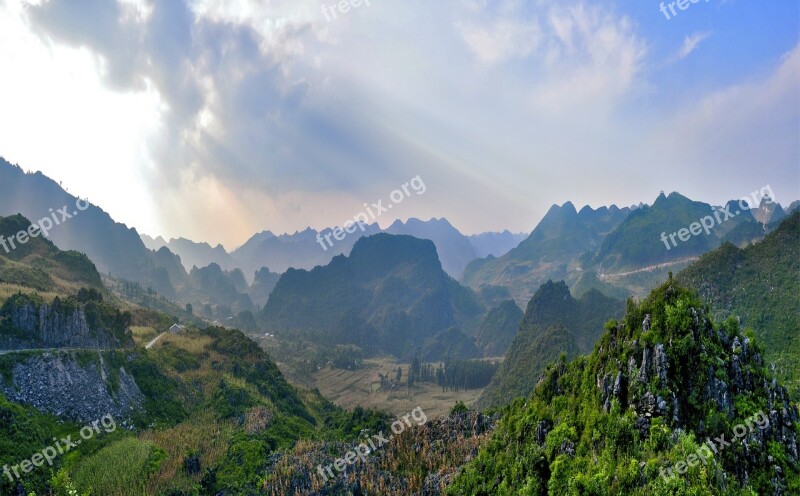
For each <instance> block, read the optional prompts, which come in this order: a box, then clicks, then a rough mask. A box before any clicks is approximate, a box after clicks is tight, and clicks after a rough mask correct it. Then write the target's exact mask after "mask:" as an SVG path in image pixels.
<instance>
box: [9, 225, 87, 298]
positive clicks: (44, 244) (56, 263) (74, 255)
mask: <svg viewBox="0 0 800 496" xmlns="http://www.w3.org/2000/svg"><path fill="white" fill-rule="evenodd" d="M31 226H32V224H31V222H30V221H29V220H28V219H26V218H25V217H23V216H22V215H14V216H11V217H0V236H2V238H0V242H2V243H3V247H0V283H5V284H13V285H16V286H24V287H29V288H33V289H37V290H39V291H56V292H59V291H61V292H64V293H70V292H77V291H78V289H80V288H82V287H85V288H94V289H97V290H103V284H102V282H101V280H100V274H99V273H98V272H97V269H96V268H95V266H94V264H93V263H92V262H91V260H89V259H88V258H87V257H86V255H84V254H82V253H78V252H75V251H66V252H65V251H61V250H59V249H58V248H57V247H56V246H55V245H54V244H53V243H52V242H51V241H50V240H48V239H47V238H45V237H43V236H41V235H37V236H36V237H33V238H31V237H30V236H28V239H27V240H26V242H25V243H20V242H19V241H20V240H19V235H18V233H21V232H25V233H28V229H30V228H31ZM33 232H34V234H35V233H36V231H35V230H34V231H33ZM12 239H13V240H14V241H15V243H14V246H15V247H16V248H13V249H12V245H11V241H10V240H12ZM23 239H24V238H23ZM6 248H8V251H6Z"/></svg>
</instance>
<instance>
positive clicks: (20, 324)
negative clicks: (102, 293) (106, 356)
mask: <svg viewBox="0 0 800 496" xmlns="http://www.w3.org/2000/svg"><path fill="white" fill-rule="evenodd" d="M87 314H88V315H87ZM128 324H129V316H128V314H125V313H121V312H119V311H118V310H116V309H113V308H112V307H110V305H106V304H103V303H97V302H90V303H87V304H83V303H78V302H77V301H75V300H73V299H71V298H68V299H66V300H61V299H59V298H56V299H55V300H54V301H53V303H52V304H47V303H43V302H40V301H37V300H36V299H35V297H31V296H27V295H14V296H13V297H11V298H9V299H8V301H6V303H5V304H4V305H3V307H2V310H0V349H6V350H20V349H37V348H95V349H112V348H121V347H129V346H132V344H133V341H132V338H131V336H130V332H129V330H128Z"/></svg>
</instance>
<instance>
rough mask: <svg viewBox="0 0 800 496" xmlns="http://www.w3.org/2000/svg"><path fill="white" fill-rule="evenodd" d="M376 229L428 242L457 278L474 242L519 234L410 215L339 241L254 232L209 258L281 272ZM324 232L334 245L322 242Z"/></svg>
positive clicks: (485, 243)
mask: <svg viewBox="0 0 800 496" xmlns="http://www.w3.org/2000/svg"><path fill="white" fill-rule="evenodd" d="M336 229H338V228H336ZM379 232H386V233H389V234H404V235H408V236H414V237H415V238H419V239H429V240H431V241H433V243H434V245H435V246H436V250H437V252H438V254H439V259H440V260H441V262H442V267H443V268H444V270H445V272H447V273H448V274H450V276H452V277H454V278H456V279H459V278H460V277H461V275H462V273H463V271H464V267H466V265H467V264H468V263H469V262H471V261H472V260H474V259H476V258H478V255H477V253H476V251H475V247H474V246H473V245H474V244H476V243H477V244H478V245H480V246H481V247H482V249H483V250H487V249H491V250H493V251H497V252H501V251H502V252H505V251H507V250H508V249H510V248H512V247H513V246H516V244H517V243H518V241H517V236H518V235H514V234H511V233H509V232H508V231H506V232H505V233H484V234H479V235H476V236H475V237H474V238H473V237H467V236H464V235H463V234H461V232H459V231H458V229H456V228H455V227H453V226H452V225H451V224H450V223H449V222H448V221H447V219H444V218H442V219H431V220H428V221H422V220H419V219H414V218H411V219H409V220H408V221H406V222H402V221H399V220H398V221H395V222H394V223H393V224H392V225H390V226H389V227H388V228H386V229H385V230H382V229H381V228H380V226H378V224H370V225H364V226H363V230H362V228H361V227H360V226H359V227H358V228H357V229H356V230H355V232H353V233H350V234H346V235H344V239H342V240H338V241H337V240H336V239H335V237H334V236H333V234H334V233H335V229H333V228H328V229H324V230H322V231H316V230H314V229H311V228H307V229H305V230H304V231H298V232H295V233H294V234H282V235H279V236H276V235H275V234H273V233H272V232H270V231H264V232H261V233H258V234H256V235H254V236H253V237H252V238H250V239H249V240H248V241H247V242H246V243H245V244H244V245H242V246H241V247H239V248H237V249H236V250H234V251H233V252H231V254H230V259H229V260H228V259H226V262H225V263H224V264H223V263H221V262H220V260H222V253H218V257H217V259H215V260H214V261H215V262H216V263H219V264H220V265H221V266H223V267H226V266H227V267H239V268H241V269H242V270H243V271H244V272H245V274H248V275H249V274H253V273H255V271H257V270H259V269H260V268H261V267H270V268H271V269H272V270H274V271H276V272H278V273H282V272H286V270H287V269H289V268H294V269H307V270H308V269H312V268H314V267H316V266H317V265H325V264H327V263H328V262H330V261H331V260H332V259H333V257H335V256H337V255H348V254H349V253H350V250H351V249H352V247H353V245H354V244H355V243H356V241H358V239H359V238H362V237H364V236H371V235H373V234H377V233H379ZM326 236H327V238H328V239H329V240H330V241H331V242H332V243H333V246H330V244H329V243H327V242H326V241H325V239H324V238H325V237H326ZM339 236H342V235H341V234H339ZM169 246H170V249H171V250H173V251H175V252H176V253H179V254H181V255H182V253H183V252H182V249H183V248H182V247H179V246H173V244H172V242H170V244H169ZM323 246H324V247H325V248H324V249H323ZM506 247H507V248H506ZM209 248H210V247H209ZM218 248H221V247H218ZM215 250H216V249H215ZM182 258H183V256H182ZM226 264H228V265H226Z"/></svg>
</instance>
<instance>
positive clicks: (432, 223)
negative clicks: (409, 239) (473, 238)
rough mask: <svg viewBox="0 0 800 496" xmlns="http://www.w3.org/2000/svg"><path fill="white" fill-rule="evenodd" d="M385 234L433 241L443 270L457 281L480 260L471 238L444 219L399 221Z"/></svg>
mask: <svg viewBox="0 0 800 496" xmlns="http://www.w3.org/2000/svg"><path fill="white" fill-rule="evenodd" d="M385 232H387V233H389V234H405V235H408V236H414V237H415V238H419V239H429V240H431V241H433V244H434V245H436V252H437V253H438V254H439V260H440V261H441V262H442V268H443V269H444V271H445V272H447V273H448V274H450V276H451V277H453V278H455V279H460V278H461V276H462V274H463V273H464V268H465V267H466V266H467V264H468V263H470V262H471V261H473V260H475V259H476V258H478V256H477V255H476V253H475V249H474V248H473V247H472V243H470V240H469V238H467V237H466V236H464V235H463V234H461V233H460V232H459V231H458V230H457V229H456V228H455V227H453V226H452V225H451V224H450V223H449V222H448V221H447V219H444V218H442V219H431V220H429V221H422V220H419V219H414V218H411V219H408V221H406V222H402V221H400V220H397V221H395V222H394V223H393V224H392V225H391V226H389V227H388V228H387V229H386V230H385Z"/></svg>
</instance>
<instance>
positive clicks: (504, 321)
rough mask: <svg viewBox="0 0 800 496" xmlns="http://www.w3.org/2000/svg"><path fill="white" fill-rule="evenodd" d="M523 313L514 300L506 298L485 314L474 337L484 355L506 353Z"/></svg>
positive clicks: (493, 355)
mask: <svg viewBox="0 0 800 496" xmlns="http://www.w3.org/2000/svg"><path fill="white" fill-rule="evenodd" d="M524 315H525V314H524V313H523V312H522V309H520V308H519V307H518V306H517V304H516V303H514V300H506V301H504V302H503V303H501V304H500V305H499V306H497V307H495V308H493V309H491V310H490V311H489V313H487V314H486V317H484V319H483V322H481V326H480V328H479V329H478V334H477V336H476V337H475V339H476V341H477V345H478V347H479V348H480V349H481V350H482V351H483V354H484V356H487V357H496V356H501V355H505V354H506V352H507V351H508V348H509V346H511V342H512V341H514V336H516V335H517V330H519V324H520V322H522V317H523V316H524Z"/></svg>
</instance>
